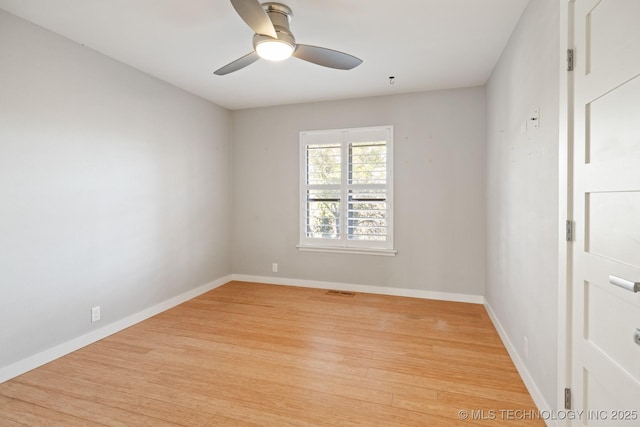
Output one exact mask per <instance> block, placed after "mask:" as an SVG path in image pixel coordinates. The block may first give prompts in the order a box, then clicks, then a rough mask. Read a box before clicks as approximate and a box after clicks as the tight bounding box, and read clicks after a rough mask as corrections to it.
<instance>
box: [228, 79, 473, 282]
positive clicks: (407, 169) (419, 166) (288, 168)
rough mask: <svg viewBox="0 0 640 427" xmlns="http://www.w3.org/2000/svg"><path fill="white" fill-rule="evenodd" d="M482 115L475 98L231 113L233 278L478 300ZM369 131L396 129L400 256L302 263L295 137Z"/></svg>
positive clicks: (442, 96) (312, 256)
mask: <svg viewBox="0 0 640 427" xmlns="http://www.w3.org/2000/svg"><path fill="white" fill-rule="evenodd" d="M484 108H485V97H484V88H481V87H480V88H470V89H457V90H446V91H440V92H429V93H415V94H406V95H396V96H386V97H376V98H365V99H353V100H345V101H334V102H321V103H310V104H300V105H290V106H284V107H271V108H259V109H250V110H241V111H234V112H233V113H232V118H233V139H234V141H233V210H234V213H233V233H232V236H233V238H232V246H231V249H232V254H233V272H234V273H237V274H248V275H257V276H279V277H285V278H292V279H304V280H312V281H322V282H338V283H346V284H360V285H369V286H379V287H388V288H407V289H418V290H428V291H440V292H451V293H462V294H472V295H482V294H483V293H484V262H485V260H484V247H485V236H484V226H485V216H484V215H485V202H484V197H485V191H484V179H485V113H484ZM372 125H394V127H395V129H394V130H395V148H394V156H395V183H394V187H395V249H397V251H398V255H397V256H396V257H380V256H372V255H352V254H326V253H309V252H299V251H298V250H297V249H296V244H297V243H298V224H299V193H298V191H299V190H298V189H299V186H298V180H299V176H298V175H299V158H298V155H299V151H298V145H299V132H300V131H303V130H318V129H337V128H350V127H364V126H372ZM274 262H276V263H278V264H279V268H280V270H279V272H278V273H275V274H274V273H271V264H272V263H274Z"/></svg>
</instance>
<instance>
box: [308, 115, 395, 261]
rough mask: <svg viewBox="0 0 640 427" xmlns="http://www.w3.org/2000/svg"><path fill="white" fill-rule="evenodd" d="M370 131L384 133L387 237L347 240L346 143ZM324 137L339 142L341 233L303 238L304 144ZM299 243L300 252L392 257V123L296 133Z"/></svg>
mask: <svg viewBox="0 0 640 427" xmlns="http://www.w3.org/2000/svg"><path fill="white" fill-rule="evenodd" d="M363 132H365V133H366V132H371V133H376V132H378V133H383V132H384V134H385V135H386V137H385V140H386V156H387V164H386V171H387V177H386V184H385V186H384V189H385V192H386V206H387V216H386V219H387V239H386V240H385V241H380V242H376V241H367V240H350V239H348V238H347V225H346V224H347V209H348V203H346V200H348V191H349V189H353V188H354V185H353V184H348V176H347V175H348V174H347V173H346V171H347V170H348V169H347V167H348V163H349V155H348V154H349V143H351V142H358V141H356V140H354V139H353V137H351V138H350V135H356V134H358V133H363ZM324 137H327V139H328V140H331V141H332V142H333V141H336V140H337V141H340V144H341V164H342V167H341V171H342V175H341V184H340V185H336V187H339V188H340V192H341V198H340V200H341V201H345V202H343V203H341V209H340V211H341V221H340V223H341V228H342V230H341V235H340V239H323V238H312V237H307V232H306V231H307V230H306V226H307V225H306V215H307V190H308V189H309V188H310V186H308V185H307V182H306V178H307V177H306V172H307V171H306V165H307V158H306V156H307V145H308V144H313V143H314V142H310V141H311V140H314V139H315V140H318V139H323V138H324ZM299 151H300V160H299V163H300V181H299V185H300V226H299V233H300V243H299V245H298V246H297V247H298V249H299V250H301V251H312V252H336V253H349V254H365V255H384V256H394V255H396V253H397V251H396V250H394V248H393V126H391V125H389V126H373V127H364V128H350V129H332V130H318V131H303V132H300V145H299Z"/></svg>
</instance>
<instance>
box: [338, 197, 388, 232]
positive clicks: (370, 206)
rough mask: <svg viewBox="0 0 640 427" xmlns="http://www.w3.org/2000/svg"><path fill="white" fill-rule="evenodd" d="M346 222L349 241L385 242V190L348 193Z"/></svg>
mask: <svg viewBox="0 0 640 427" xmlns="http://www.w3.org/2000/svg"><path fill="white" fill-rule="evenodd" d="M347 221H348V235H347V238H348V239H349V240H369V241H372V240H373V241H385V240H387V197H386V192H385V190H363V191H354V190H351V191H349V207H348V210H347Z"/></svg>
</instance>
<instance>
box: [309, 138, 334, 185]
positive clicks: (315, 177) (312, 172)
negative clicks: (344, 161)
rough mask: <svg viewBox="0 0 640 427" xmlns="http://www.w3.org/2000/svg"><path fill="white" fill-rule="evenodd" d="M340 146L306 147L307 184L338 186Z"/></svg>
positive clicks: (315, 145)
mask: <svg viewBox="0 0 640 427" xmlns="http://www.w3.org/2000/svg"><path fill="white" fill-rule="evenodd" d="M340 166H341V146H340V144H322V145H320V144H314V145H307V184H308V185H321V184H340V181H341V177H340V173H341V168H340Z"/></svg>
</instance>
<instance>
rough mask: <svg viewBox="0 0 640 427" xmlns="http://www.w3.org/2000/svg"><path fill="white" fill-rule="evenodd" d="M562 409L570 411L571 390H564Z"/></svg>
mask: <svg viewBox="0 0 640 427" xmlns="http://www.w3.org/2000/svg"><path fill="white" fill-rule="evenodd" d="M564 409H571V389H570V388H565V389H564Z"/></svg>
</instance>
